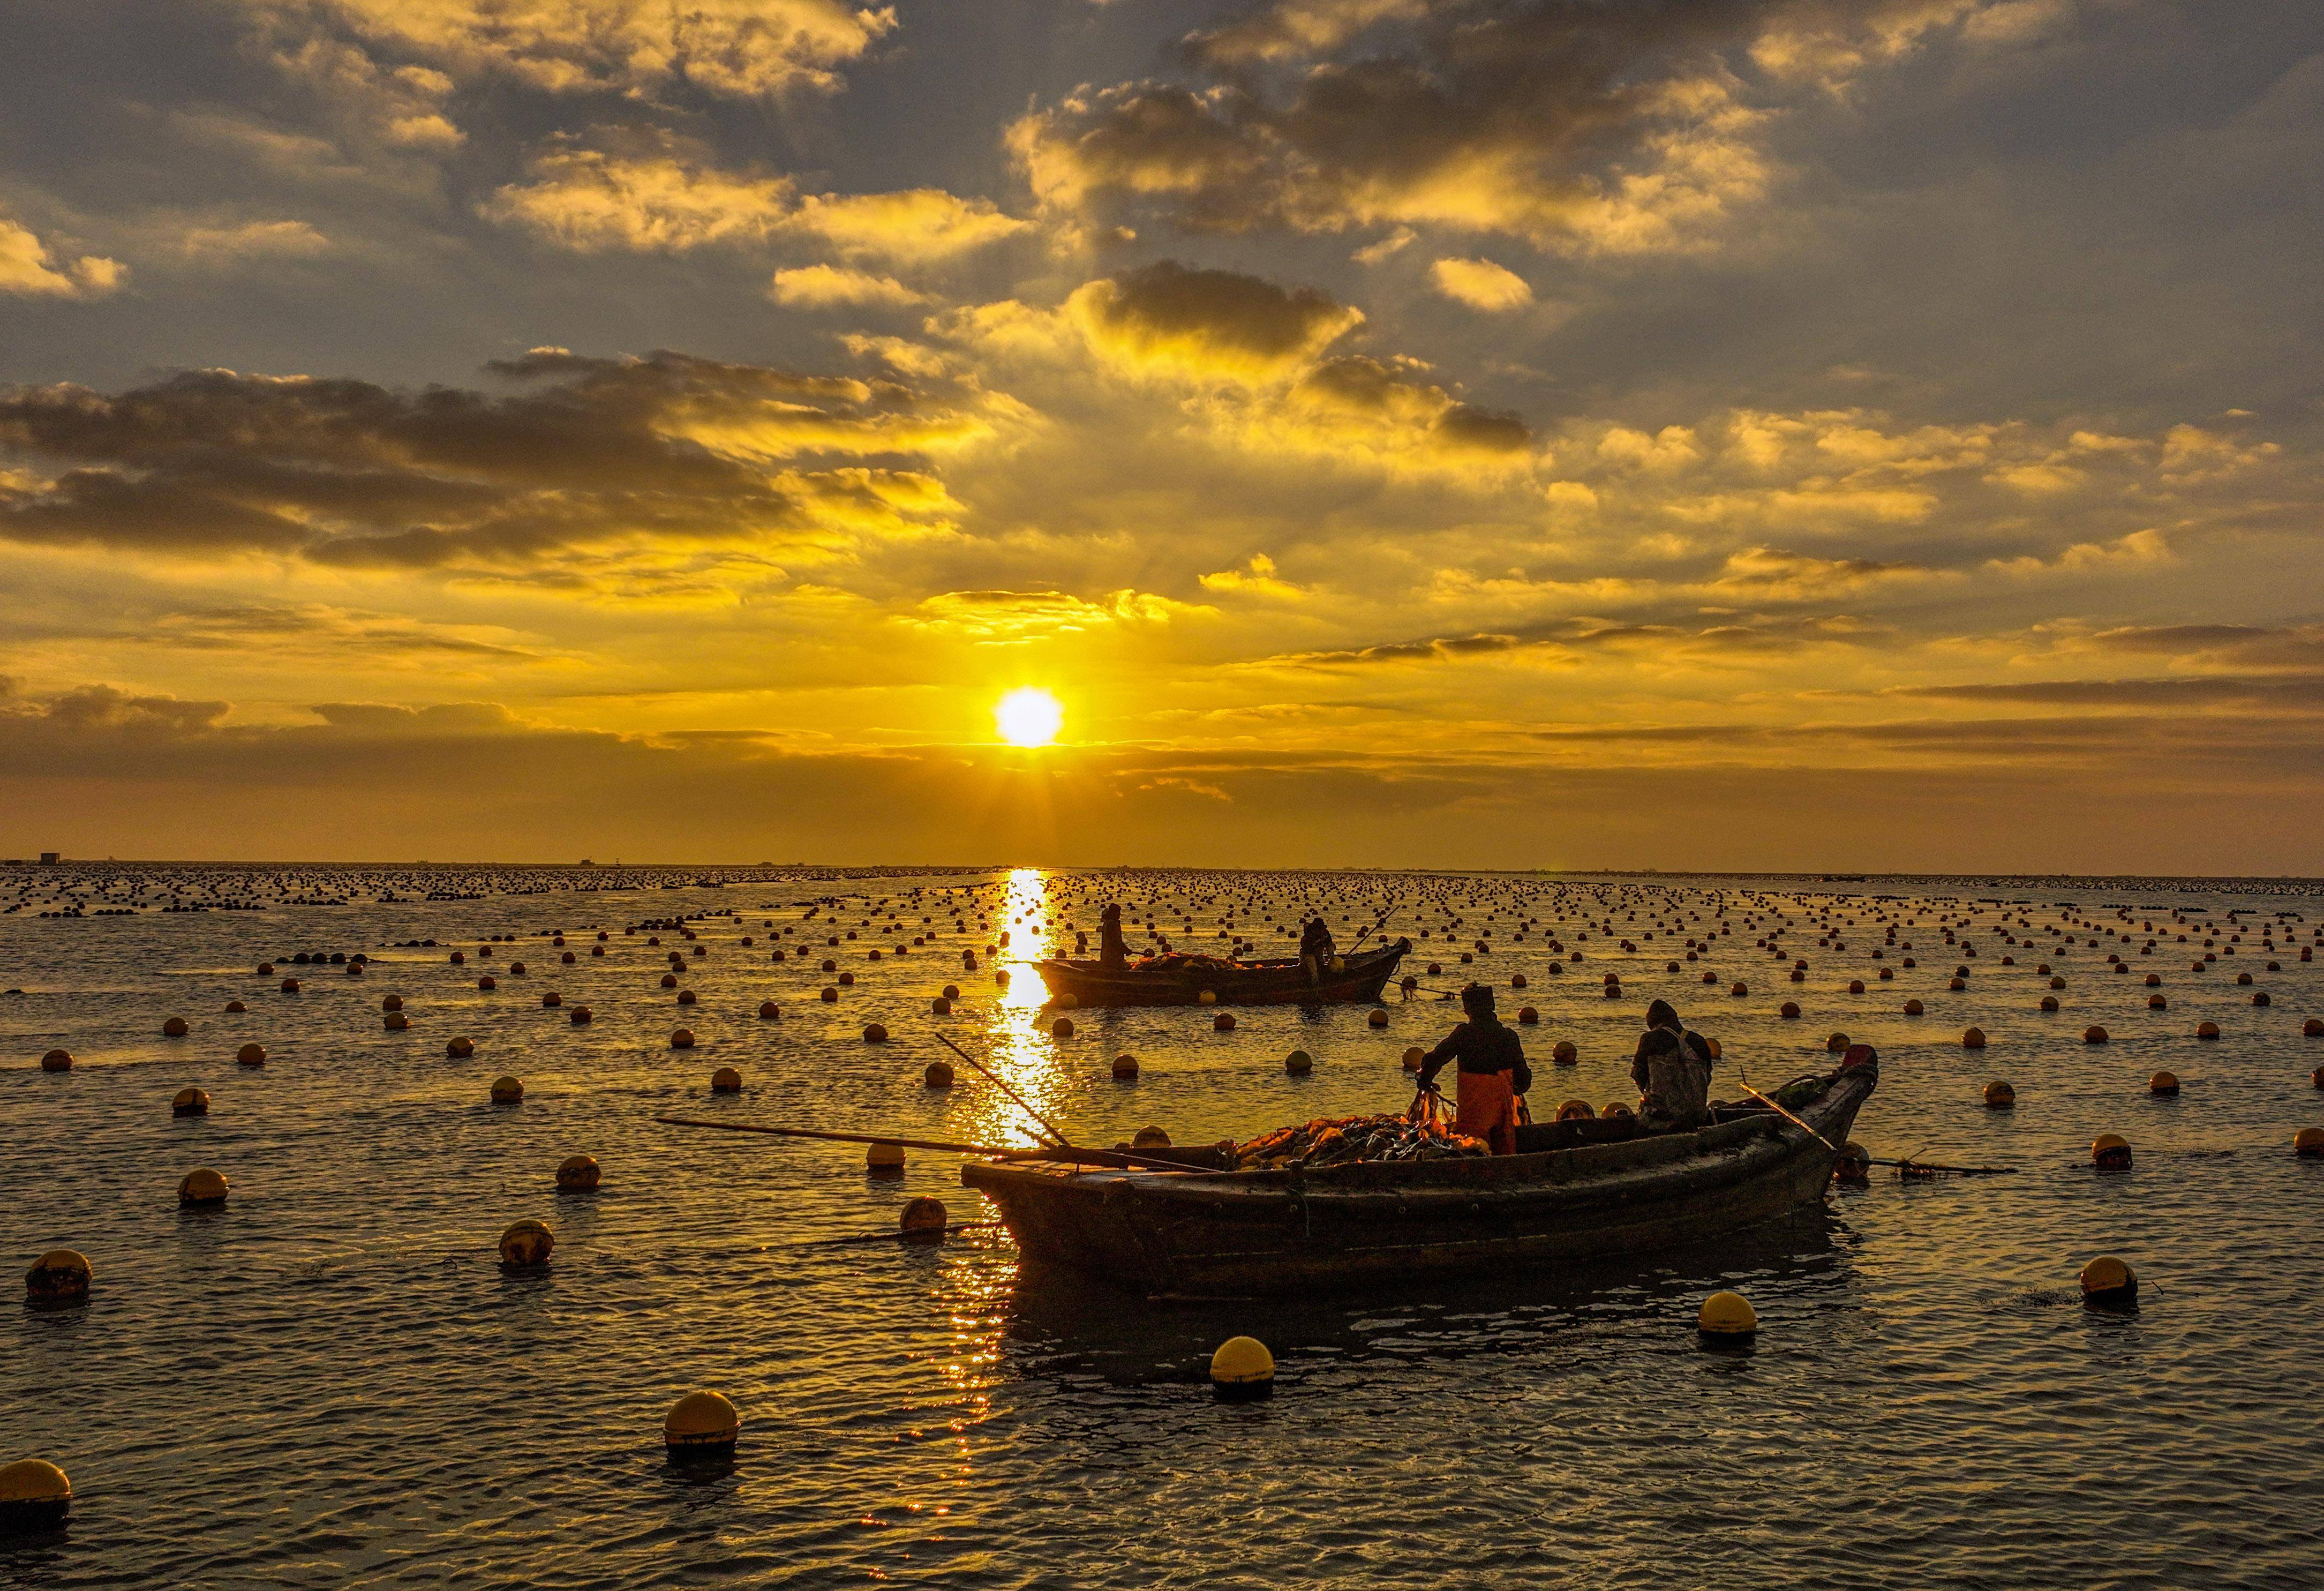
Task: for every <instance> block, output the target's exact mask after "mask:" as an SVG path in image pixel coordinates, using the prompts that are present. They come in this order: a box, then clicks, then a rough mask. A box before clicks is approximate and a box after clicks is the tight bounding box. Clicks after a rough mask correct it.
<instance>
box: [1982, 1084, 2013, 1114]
mask: <svg viewBox="0 0 2324 1591" xmlns="http://www.w3.org/2000/svg"><path fill="white" fill-rule="evenodd" d="M2016 1104H2017V1090H2016V1089H2015V1088H2013V1087H2010V1086H2009V1085H2008V1084H2006V1083H2005V1082H2003V1081H2001V1080H2000V1079H1999V1078H1995V1079H1994V1080H1993V1081H1992V1082H1990V1083H1987V1085H1986V1086H1985V1107H1986V1109H1987V1110H2009V1109H2012V1108H2014V1107H2015V1105H2016Z"/></svg>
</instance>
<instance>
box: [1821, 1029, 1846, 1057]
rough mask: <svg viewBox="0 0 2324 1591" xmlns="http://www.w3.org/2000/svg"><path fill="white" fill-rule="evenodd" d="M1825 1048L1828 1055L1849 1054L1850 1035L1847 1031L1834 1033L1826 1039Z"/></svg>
mask: <svg viewBox="0 0 2324 1591" xmlns="http://www.w3.org/2000/svg"><path fill="white" fill-rule="evenodd" d="M1823 1050H1824V1053H1825V1054H1826V1055H1845V1054H1847V1053H1848V1035H1847V1034H1846V1033H1834V1034H1833V1035H1832V1036H1831V1038H1829V1039H1826V1040H1825V1041H1823Z"/></svg>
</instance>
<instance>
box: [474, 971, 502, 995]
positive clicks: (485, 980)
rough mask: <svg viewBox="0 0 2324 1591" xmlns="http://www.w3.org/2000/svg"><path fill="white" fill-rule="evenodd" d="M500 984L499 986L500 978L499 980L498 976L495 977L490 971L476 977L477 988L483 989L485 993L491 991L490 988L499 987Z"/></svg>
mask: <svg viewBox="0 0 2324 1591" xmlns="http://www.w3.org/2000/svg"><path fill="white" fill-rule="evenodd" d="M500 986H501V984H500V980H499V979H498V978H496V977H494V976H492V975H491V974H490V973H486V974H485V975H484V976H483V977H480V978H478V979H477V980H476V987H478V988H479V989H483V990H484V991H486V992H487V993H489V992H491V991H492V990H493V989H497V988H499V987H500Z"/></svg>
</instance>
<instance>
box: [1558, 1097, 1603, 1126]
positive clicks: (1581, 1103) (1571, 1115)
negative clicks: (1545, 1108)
mask: <svg viewBox="0 0 2324 1591" xmlns="http://www.w3.org/2000/svg"><path fill="white" fill-rule="evenodd" d="M1596 1115H1598V1113H1597V1112H1596V1111H1595V1110H1593V1109H1591V1105H1590V1102H1589V1101H1588V1100H1586V1099H1569V1100H1567V1101H1566V1102H1565V1103H1564V1104H1563V1105H1559V1106H1558V1107H1557V1119H1558V1120H1559V1121H1561V1122H1586V1121H1590V1120H1591V1119H1593V1118H1594V1117H1595V1116H1596Z"/></svg>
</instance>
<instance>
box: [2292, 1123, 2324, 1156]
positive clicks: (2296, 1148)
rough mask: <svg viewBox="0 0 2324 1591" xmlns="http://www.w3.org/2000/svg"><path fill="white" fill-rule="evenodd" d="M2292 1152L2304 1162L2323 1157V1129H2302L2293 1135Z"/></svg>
mask: <svg viewBox="0 0 2324 1591" xmlns="http://www.w3.org/2000/svg"><path fill="white" fill-rule="evenodd" d="M2292 1153H2294V1154H2296V1155H2298V1156H2299V1157H2300V1158H2301V1160H2304V1161H2310V1160H2316V1159H2318V1158H2319V1157H2324V1127H2302V1128H2301V1129H2300V1131H2299V1132H2297V1133H2293V1134H2292Z"/></svg>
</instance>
